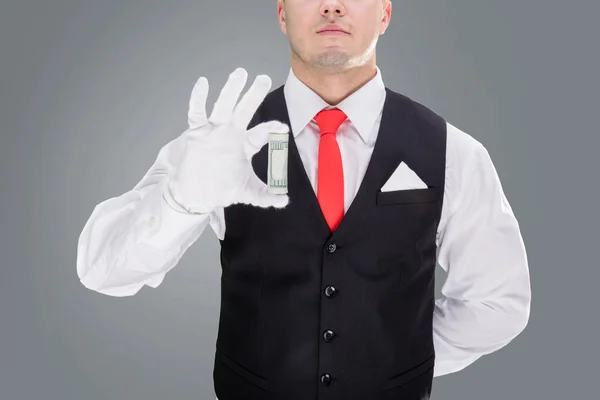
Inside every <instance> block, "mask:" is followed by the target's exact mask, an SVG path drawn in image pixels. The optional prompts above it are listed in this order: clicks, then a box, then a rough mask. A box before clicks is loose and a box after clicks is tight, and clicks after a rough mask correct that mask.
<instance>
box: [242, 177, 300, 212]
mask: <svg viewBox="0 0 600 400" xmlns="http://www.w3.org/2000/svg"><path fill="white" fill-rule="evenodd" d="M289 201H290V199H289V196H288V195H287V194H273V193H269V187H268V186H267V184H266V183H264V182H263V181H261V180H260V178H259V177H258V176H256V174H255V173H252V174H251V175H250V179H249V180H248V184H247V185H246V188H245V190H244V192H243V193H242V198H241V199H240V203H244V204H251V205H254V206H257V207H263V208H268V207H275V208H283V207H285V206H287V205H288V204H289Z"/></svg>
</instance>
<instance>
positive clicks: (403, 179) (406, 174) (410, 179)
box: [381, 161, 427, 192]
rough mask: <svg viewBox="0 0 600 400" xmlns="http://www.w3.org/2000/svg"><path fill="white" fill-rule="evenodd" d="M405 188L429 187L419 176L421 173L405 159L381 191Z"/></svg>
mask: <svg viewBox="0 0 600 400" xmlns="http://www.w3.org/2000/svg"><path fill="white" fill-rule="evenodd" d="M404 189H427V185H426V184H425V182H423V181H422V180H421V178H419V175H417V174H416V173H415V171H413V170H412V169H410V168H409V167H408V165H406V164H405V163H404V161H403V162H401V163H400V165H398V168H396V170H395V171H394V173H393V174H392V176H390V178H389V179H388V180H387V182H386V183H385V184H384V185H383V186H382V187H381V191H382V192H389V191H391V190H404Z"/></svg>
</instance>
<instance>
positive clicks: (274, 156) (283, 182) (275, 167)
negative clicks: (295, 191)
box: [267, 133, 289, 194]
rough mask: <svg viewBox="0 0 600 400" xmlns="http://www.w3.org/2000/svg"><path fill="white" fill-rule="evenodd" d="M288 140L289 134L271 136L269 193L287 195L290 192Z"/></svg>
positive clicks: (268, 175)
mask: <svg viewBox="0 0 600 400" xmlns="http://www.w3.org/2000/svg"><path fill="white" fill-rule="evenodd" d="M288 140H289V135H288V134H287V133H284V134H281V133H271V134H269V162H268V172H267V187H268V189H269V193H273V194H286V193H287V192H288V168H287V166H288Z"/></svg>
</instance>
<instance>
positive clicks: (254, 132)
mask: <svg viewBox="0 0 600 400" xmlns="http://www.w3.org/2000/svg"><path fill="white" fill-rule="evenodd" d="M289 131H290V128H289V126H288V125H287V124H284V123H283V122H279V121H276V120H273V121H267V122H263V123H261V124H258V125H256V126H255V127H253V128H252V129H250V130H249V131H247V132H246V139H245V141H244V154H245V155H246V158H247V159H248V160H251V159H252V156H254V155H255V154H256V153H258V151H259V150H260V149H261V148H262V147H263V146H264V145H265V144H267V143H269V133H288V132H289Z"/></svg>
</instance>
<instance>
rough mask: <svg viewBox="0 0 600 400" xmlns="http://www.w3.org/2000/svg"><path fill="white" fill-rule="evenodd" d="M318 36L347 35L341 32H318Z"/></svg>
mask: <svg viewBox="0 0 600 400" xmlns="http://www.w3.org/2000/svg"><path fill="white" fill-rule="evenodd" d="M319 35H334V36H345V35H347V33H346V32H342V31H322V32H319Z"/></svg>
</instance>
